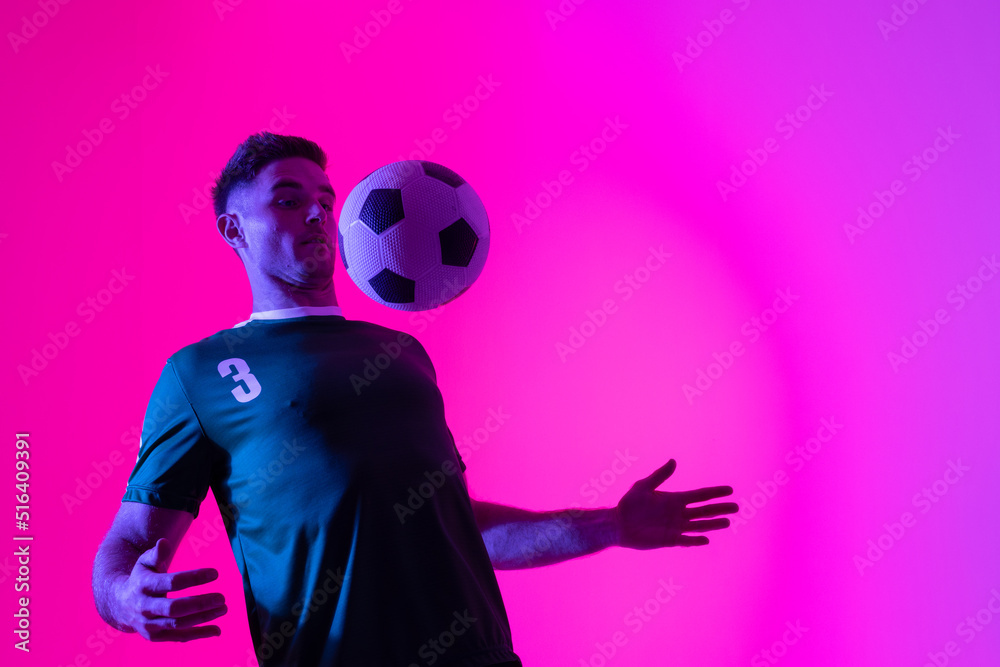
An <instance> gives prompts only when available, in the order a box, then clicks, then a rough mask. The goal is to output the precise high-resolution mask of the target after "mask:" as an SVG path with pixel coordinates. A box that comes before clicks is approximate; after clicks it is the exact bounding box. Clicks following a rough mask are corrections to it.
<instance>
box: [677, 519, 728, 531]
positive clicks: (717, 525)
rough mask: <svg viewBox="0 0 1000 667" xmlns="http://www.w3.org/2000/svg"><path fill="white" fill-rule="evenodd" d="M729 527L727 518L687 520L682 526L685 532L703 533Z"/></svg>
mask: <svg viewBox="0 0 1000 667" xmlns="http://www.w3.org/2000/svg"><path fill="white" fill-rule="evenodd" d="M728 527H729V519H708V520H707V521H689V522H688V525H687V527H685V528H684V532H685V533H704V532H706V531H709V530H720V529H722V528H728Z"/></svg>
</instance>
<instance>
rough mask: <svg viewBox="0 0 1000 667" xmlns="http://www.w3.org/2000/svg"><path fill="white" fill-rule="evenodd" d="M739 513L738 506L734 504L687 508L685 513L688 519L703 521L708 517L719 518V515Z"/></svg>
mask: <svg viewBox="0 0 1000 667" xmlns="http://www.w3.org/2000/svg"><path fill="white" fill-rule="evenodd" d="M739 511H740V506H739V505H737V504H736V503H715V504H714V505H702V506H700V507H689V508H687V510H686V512H685V516H686V517H687V518H688V519H704V518H705V517H709V516H719V515H720V514H735V513H736V512H739Z"/></svg>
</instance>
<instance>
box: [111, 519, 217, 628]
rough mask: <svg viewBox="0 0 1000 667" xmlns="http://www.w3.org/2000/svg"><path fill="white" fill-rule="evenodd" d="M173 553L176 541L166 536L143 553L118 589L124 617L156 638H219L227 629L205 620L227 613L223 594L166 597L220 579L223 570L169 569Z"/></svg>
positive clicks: (126, 622)
mask: <svg viewBox="0 0 1000 667" xmlns="http://www.w3.org/2000/svg"><path fill="white" fill-rule="evenodd" d="M170 557H171V544H170V542H169V541H168V540H166V539H162V538H161V539H159V540H157V541H156V544H155V545H153V548H151V549H149V550H148V551H145V552H144V553H143V554H142V555H141V556H139V560H137V561H136V563H135V567H134V568H132V572H131V574H130V575H129V577H128V579H124V580H123V581H122V583H121V584H120V587H119V588H118V590H117V593H116V597H117V598H118V605H119V609H120V610H121V612H122V619H121V620H122V621H123V622H124V623H125V624H126V625H128V626H129V627H131V628H132V629H133V630H135V631H136V632H138V633H139V634H140V635H142V636H143V637H145V638H146V639H148V640H150V641H154V642H162V641H174V642H186V641H190V640H192V639H202V638H204V637H215V636H218V635H219V634H220V633H221V632H222V630H221V629H220V628H219V626H217V625H201V624H202V623H207V622H208V621H211V620H213V619H215V618H218V617H220V616H222V615H223V614H225V613H226V612H227V611H228V609H227V608H226V600H225V598H224V597H223V595H222V594H221V593H204V594H201V595H193V596H190V597H178V598H168V597H167V593H172V592H174V591H181V590H184V589H185V588H190V587H192V586H200V585H201V584H207V583H208V582H210V581H215V580H216V579H218V578H219V573H218V571H216V570H214V569H212V568H199V569H197V570H185V571H183V572H170V573H168V572H167V564H168V563H169V562H170Z"/></svg>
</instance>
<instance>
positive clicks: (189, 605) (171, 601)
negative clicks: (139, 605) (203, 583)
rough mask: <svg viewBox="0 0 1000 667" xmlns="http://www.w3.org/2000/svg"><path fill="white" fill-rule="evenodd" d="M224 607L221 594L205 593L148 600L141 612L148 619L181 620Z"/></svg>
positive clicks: (224, 599) (223, 599)
mask: <svg viewBox="0 0 1000 667" xmlns="http://www.w3.org/2000/svg"><path fill="white" fill-rule="evenodd" d="M225 606H226V598H225V596H224V595H222V594H221V593H205V594H203V595H192V596H191V597H183V598H149V599H148V601H147V602H146V604H145V605H144V607H145V609H144V610H143V612H144V613H145V615H146V616H147V618H149V617H166V618H182V617H184V616H189V615H191V614H199V613H203V612H206V611H212V610H214V609H219V608H221V607H225Z"/></svg>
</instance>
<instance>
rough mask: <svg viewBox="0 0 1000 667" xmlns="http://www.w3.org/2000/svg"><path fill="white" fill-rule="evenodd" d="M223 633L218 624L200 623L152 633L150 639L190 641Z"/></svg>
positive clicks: (155, 640)
mask: <svg viewBox="0 0 1000 667" xmlns="http://www.w3.org/2000/svg"><path fill="white" fill-rule="evenodd" d="M221 634H222V628H220V627H219V626H217V625H199V626H198V627H197V628H184V629H181V630H163V631H161V632H156V633H155V634H154V633H151V634H150V635H149V641H152V642H189V641H191V640H193V639H205V638H207V637H218V636H219V635H221Z"/></svg>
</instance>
